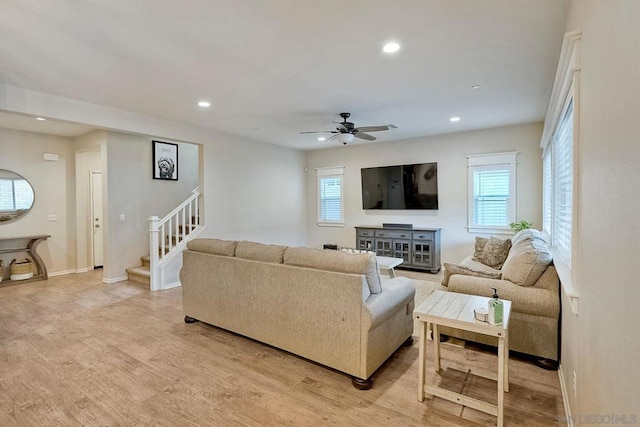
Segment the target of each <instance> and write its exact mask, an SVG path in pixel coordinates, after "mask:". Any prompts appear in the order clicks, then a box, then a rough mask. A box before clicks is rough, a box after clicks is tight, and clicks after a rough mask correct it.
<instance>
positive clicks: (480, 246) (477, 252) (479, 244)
mask: <svg viewBox="0 0 640 427" xmlns="http://www.w3.org/2000/svg"><path fill="white" fill-rule="evenodd" d="M488 241H489V239H488V238H487V237H476V243H475V247H474V251H473V260H474V261H478V262H482V261H481V259H480V258H482V252H483V251H484V247H485V246H487V242H488Z"/></svg>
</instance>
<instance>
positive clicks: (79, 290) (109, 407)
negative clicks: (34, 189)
mask: <svg viewBox="0 0 640 427" xmlns="http://www.w3.org/2000/svg"><path fill="white" fill-rule="evenodd" d="M398 273H399V275H403V272H402V271H400V270H398ZM101 275H102V272H101V271H99V270H98V271H95V272H89V273H83V274H75V275H67V276H59V277H53V278H50V279H49V280H47V281H43V282H32V283H26V284H19V285H15V286H8V287H4V288H0V426H3V427H4V426H54V425H59V426H81V425H82V426H94V425H96V426H98V425H100V426H146V425H153V426H156V425H157V426H198V425H203V426H205V425H206V426H234V425H238V426H272V425H290V426H315V425H327V426H367V427H371V426H488V425H495V422H496V419H495V417H492V416H489V415H486V414H482V413H480V412H477V411H474V410H472V409H469V408H464V407H462V406H460V405H457V404H454V403H451V402H447V401H444V400H442V399H438V398H434V399H431V400H425V401H424V402H422V403H420V402H418V400H417V387H418V385H417V379H418V366H417V362H418V348H417V342H415V343H414V345H413V346H412V347H401V348H400V349H399V350H398V351H397V352H396V353H395V354H394V355H393V356H392V358H391V359H389V360H388V361H387V362H386V363H385V364H384V365H383V366H382V367H381V368H380V369H379V370H378V372H377V373H376V375H375V382H374V386H373V388H372V389H371V390H368V391H358V390H356V389H355V388H353V386H352V385H351V381H350V378H349V377H348V376H346V375H344V374H342V373H339V372H336V371H333V370H331V369H328V368H325V367H322V366H320V365H317V364H315V363H312V362H309V361H307V360H304V359H302V358H299V357H297V356H294V355H291V354H288V353H285V352H283V351H280V350H278V349H275V348H272V347H269V346H265V345H263V344H260V343H258V342H255V341H252V340H249V339H246V338H243V337H241V336H238V335H235V334H232V333H229V332H227V331H224V330H221V329H218V328H215V327H212V326H209V325H206V324H203V323H194V324H185V323H184V322H183V317H184V316H183V313H182V294H181V289H180V288H176V289H172V290H168V291H162V292H155V293H150V292H149V291H148V290H147V289H146V288H144V287H143V286H141V285H138V284H136V283H134V282H120V283H115V284H105V283H102V282H101ZM423 280H433V276H431V277H430V275H428V274H426V275H425V277H424V278H423ZM469 347H470V346H469V345H467V347H466V348H462V347H456V346H455V345H450V344H444V345H443V346H442V355H443V371H442V372H441V373H440V374H438V375H436V374H435V373H434V372H433V365H432V364H429V366H428V369H429V372H430V375H432V376H433V379H436V380H437V381H439V382H440V385H441V386H442V387H445V388H449V389H451V390H455V391H457V392H463V393H465V394H468V395H470V396H473V397H476V398H482V399H488V400H489V401H491V399H493V400H494V401H495V399H496V382H495V378H496V356H495V354H492V353H491V351H489V350H487V349H483V348H480V351H475V350H472V349H470V348H469ZM429 352H430V353H431V349H429ZM483 376H487V377H489V378H493V380H491V379H486V378H483ZM510 379H511V392H510V393H507V394H506V395H505V425H507V426H551V425H561V424H560V423H559V421H558V420H561V419H563V418H564V409H563V406H562V398H561V392H560V386H559V382H558V375H557V372H555V371H544V370H542V369H540V368H538V367H536V366H535V365H533V364H532V363H531V362H529V361H526V360H519V359H514V358H512V359H511V363H510Z"/></svg>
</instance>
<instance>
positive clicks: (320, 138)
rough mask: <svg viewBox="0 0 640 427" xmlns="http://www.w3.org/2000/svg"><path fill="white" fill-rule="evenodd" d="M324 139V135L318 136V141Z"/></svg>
mask: <svg viewBox="0 0 640 427" xmlns="http://www.w3.org/2000/svg"><path fill="white" fill-rule="evenodd" d="M326 140H327V138H325V137H324V136H319V137H318V141H326Z"/></svg>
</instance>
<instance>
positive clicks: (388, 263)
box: [376, 255, 404, 277]
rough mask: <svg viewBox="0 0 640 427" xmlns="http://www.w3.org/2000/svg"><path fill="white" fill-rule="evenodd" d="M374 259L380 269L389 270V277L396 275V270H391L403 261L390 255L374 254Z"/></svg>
mask: <svg viewBox="0 0 640 427" xmlns="http://www.w3.org/2000/svg"><path fill="white" fill-rule="evenodd" d="M376 259H377V260H378V267H379V268H380V269H381V270H388V271H389V277H396V272H395V271H394V270H393V269H394V267H397V266H399V265H400V264H402V263H403V262H404V259H402V258H392V257H390V256H379V255H376Z"/></svg>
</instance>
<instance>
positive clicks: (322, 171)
mask: <svg viewBox="0 0 640 427" xmlns="http://www.w3.org/2000/svg"><path fill="white" fill-rule="evenodd" d="M316 171H317V177H318V225H320V226H327V227H331V226H334V227H342V226H344V189H343V185H342V183H343V179H344V167H343V166H337V167H331V168H318V169H316Z"/></svg>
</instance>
